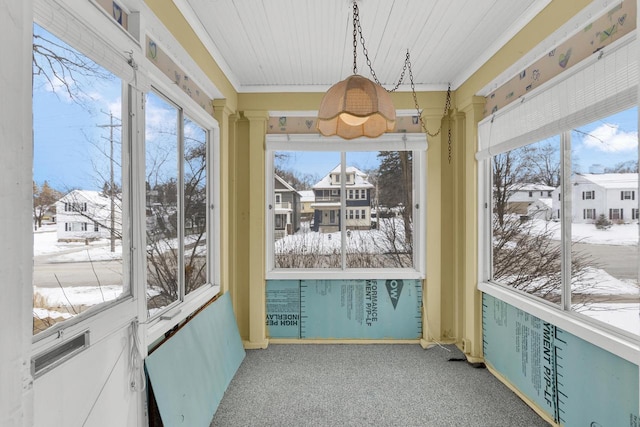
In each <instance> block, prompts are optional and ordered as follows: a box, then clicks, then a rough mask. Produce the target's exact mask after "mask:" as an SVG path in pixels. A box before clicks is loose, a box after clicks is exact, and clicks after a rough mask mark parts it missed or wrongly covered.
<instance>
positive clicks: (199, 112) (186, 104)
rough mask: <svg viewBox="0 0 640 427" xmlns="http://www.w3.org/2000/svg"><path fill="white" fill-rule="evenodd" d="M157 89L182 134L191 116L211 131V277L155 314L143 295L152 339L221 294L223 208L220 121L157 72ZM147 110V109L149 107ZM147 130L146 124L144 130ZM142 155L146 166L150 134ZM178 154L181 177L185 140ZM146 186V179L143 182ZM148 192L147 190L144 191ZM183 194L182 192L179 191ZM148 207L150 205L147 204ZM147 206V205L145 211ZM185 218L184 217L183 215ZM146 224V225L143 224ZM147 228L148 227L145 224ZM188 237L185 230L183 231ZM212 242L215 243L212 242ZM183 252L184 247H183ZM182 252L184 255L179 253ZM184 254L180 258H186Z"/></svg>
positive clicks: (153, 83) (208, 161) (154, 84)
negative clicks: (172, 108)
mask: <svg viewBox="0 0 640 427" xmlns="http://www.w3.org/2000/svg"><path fill="white" fill-rule="evenodd" d="M147 92H154V93H155V95H156V96H159V97H160V98H162V99H163V100H165V101H167V102H169V103H170V104H171V105H173V106H175V107H176V108H178V109H179V111H181V113H180V114H179V117H180V120H179V121H178V124H179V125H180V126H181V127H180V130H179V133H180V134H181V137H182V136H184V135H182V134H183V130H184V129H183V128H182V126H183V124H184V119H185V118H186V117H188V118H189V119H190V120H191V121H193V122H194V123H195V124H197V125H198V126H200V127H201V128H202V129H204V130H205V132H206V133H207V142H206V145H207V148H206V165H207V166H206V167H207V176H206V182H207V206H208V209H207V224H210V225H209V227H208V230H207V232H206V235H207V267H206V268H207V275H208V277H209V280H208V281H207V283H205V284H203V285H202V286H200V287H199V288H197V289H195V290H193V291H192V292H190V293H189V294H185V289H184V286H182V288H181V289H179V297H178V299H177V300H176V301H173V302H172V303H170V304H169V305H167V306H165V307H162V309H160V310H158V311H157V312H156V313H154V314H153V315H152V316H148V317H146V313H147V310H146V296H145V297H144V298H142V299H143V300H144V306H145V310H144V312H145V319H146V322H145V323H146V324H147V328H148V329H147V337H148V339H150V340H154V339H157V338H160V337H161V336H162V335H163V334H164V333H165V332H166V331H168V330H169V329H171V328H172V327H173V326H175V325H177V324H178V323H180V322H181V321H183V320H184V319H186V318H187V317H188V316H190V315H191V314H192V312H193V311H194V310H196V309H197V308H199V307H200V306H202V305H203V304H205V303H206V302H207V301H209V300H210V299H211V298H213V297H214V296H216V295H217V294H219V292H220V209H218V208H216V207H217V206H219V205H220V203H219V200H220V181H219V174H218V173H217V172H219V170H220V156H219V146H220V143H219V127H218V123H217V121H216V120H215V119H214V118H213V117H211V116H209V115H207V113H206V112H205V111H204V110H203V109H202V108H201V107H200V106H198V105H195V104H194V103H193V101H192V100H191V98H189V97H188V96H187V95H186V94H184V93H183V92H181V91H179V90H176V89H175V88H172V87H171V85H170V83H168V82H166V81H165V80H164V79H162V78H160V76H153V77H152V79H151V86H150V89H149V90H148V91H146V92H145V96H146V93H147ZM145 111H146V110H145ZM142 133H143V134H144V127H143V132H142ZM142 142H143V147H142V153H141V156H142V158H141V159H140V164H139V167H140V168H141V169H142V170H143V171H144V170H145V160H146V159H145V155H146V148H145V147H146V138H145V137H144V136H143V137H142ZM177 150H178V152H177V155H178V159H179V165H180V167H179V168H178V169H179V170H178V174H179V175H180V178H179V180H180V181H181V180H182V179H183V176H182V175H183V162H184V144H183V143H179V144H178V147H177ZM141 184H142V187H143V188H144V181H143V182H142V183H141ZM183 190H184V189H183V187H182V186H180V192H183ZM143 193H144V191H143ZM179 197H180V198H182V195H181V194H179ZM145 208H146V207H145ZM145 210H146V209H143V210H142V211H143V212H144V211H145ZM183 219H184V218H183ZM178 226H179V228H181V229H182V228H184V224H183V223H179V224H178ZM143 227H144V226H143ZM145 229H146V228H145ZM182 235H183V237H184V232H182ZM209 242H211V243H209ZM180 252H181V251H180ZM179 256H180V255H179ZM142 257H143V259H144V264H143V267H141V268H142V270H143V272H142V277H143V287H144V290H145V291H146V289H147V270H146V267H147V260H146V254H143V256H142ZM182 258H183V257H181V258H180V259H182Z"/></svg>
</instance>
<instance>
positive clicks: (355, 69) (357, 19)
mask: <svg viewBox="0 0 640 427" xmlns="http://www.w3.org/2000/svg"><path fill="white" fill-rule="evenodd" d="M359 22H360V14H359V13H358V5H357V4H356V2H355V1H354V2H353V74H354V75H355V74H358V64H357V61H356V59H357V56H358V53H357V50H358V37H357V36H358V31H357V30H356V23H358V26H360V24H359ZM362 46H363V47H364V44H363V45H362ZM365 52H366V50H365ZM365 55H366V53H365ZM367 59H368V58H367Z"/></svg>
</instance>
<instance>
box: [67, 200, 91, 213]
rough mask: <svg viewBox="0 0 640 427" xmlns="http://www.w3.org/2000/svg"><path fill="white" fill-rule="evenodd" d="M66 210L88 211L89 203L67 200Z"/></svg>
mask: <svg viewBox="0 0 640 427" xmlns="http://www.w3.org/2000/svg"><path fill="white" fill-rule="evenodd" d="M64 211H65V212H86V211H87V203H86V202H65V204H64Z"/></svg>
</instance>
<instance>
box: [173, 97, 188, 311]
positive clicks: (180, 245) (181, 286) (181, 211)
mask: <svg viewBox="0 0 640 427" xmlns="http://www.w3.org/2000/svg"><path fill="white" fill-rule="evenodd" d="M177 119H178V126H177V131H178V183H177V187H178V188H177V191H178V197H177V200H178V218H177V219H176V221H177V225H178V233H177V234H178V236H177V237H178V241H177V254H178V255H177V257H178V260H177V261H178V262H177V263H178V265H177V267H178V271H177V273H178V277H177V278H176V279H177V280H176V281H177V282H178V283H177V284H178V300H179V301H184V297H185V295H186V293H187V291H186V289H185V286H186V284H185V280H184V278H185V277H184V242H185V237H184V236H185V230H184V222H185V200H184V189H185V185H184V169H185V168H184V147H185V145H184V111H183V110H182V109H181V108H179V109H178V117H177Z"/></svg>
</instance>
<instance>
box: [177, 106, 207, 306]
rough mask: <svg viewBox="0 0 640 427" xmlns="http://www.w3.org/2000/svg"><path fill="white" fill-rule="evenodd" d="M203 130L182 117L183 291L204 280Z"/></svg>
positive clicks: (204, 135)
mask: <svg viewBox="0 0 640 427" xmlns="http://www.w3.org/2000/svg"><path fill="white" fill-rule="evenodd" d="M206 160H207V132H206V131H205V130H204V129H203V128H202V127H200V126H198V125H197V124H196V123H194V122H192V121H191V120H189V119H188V118H185V120H184V243H183V251H184V252H183V253H184V278H185V294H188V293H189V292H191V291H193V290H194V289H197V288H199V287H200V286H202V285H204V284H205V283H207V169H206V166H207V164H206Z"/></svg>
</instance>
